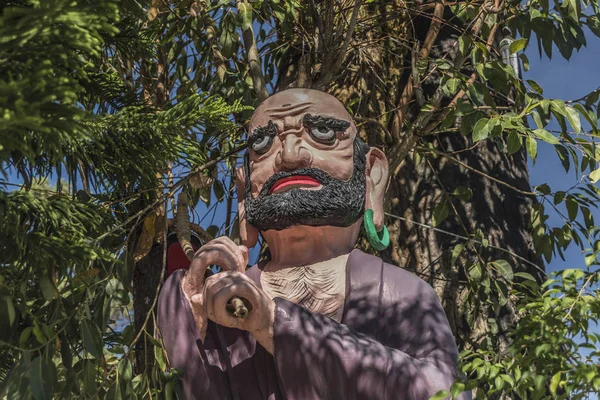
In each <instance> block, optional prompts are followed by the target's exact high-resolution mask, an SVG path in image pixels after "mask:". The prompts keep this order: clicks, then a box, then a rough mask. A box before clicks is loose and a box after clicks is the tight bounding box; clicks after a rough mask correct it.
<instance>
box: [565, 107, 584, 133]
mask: <svg viewBox="0 0 600 400" xmlns="http://www.w3.org/2000/svg"><path fill="white" fill-rule="evenodd" d="M566 110H567V115H566V117H567V119H568V120H569V123H570V124H571V126H572V127H573V129H574V130H575V133H577V134H579V133H581V119H580V118H579V113H578V112H577V110H576V109H574V108H573V107H566Z"/></svg>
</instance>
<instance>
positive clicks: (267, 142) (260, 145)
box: [251, 135, 273, 154]
mask: <svg viewBox="0 0 600 400" xmlns="http://www.w3.org/2000/svg"><path fill="white" fill-rule="evenodd" d="M272 143H273V137H271V136H269V135H261V136H257V137H256V139H255V140H254V141H253V142H252V145H251V147H252V151H254V152H255V153H256V154H265V153H266V152H267V151H269V149H270V148H271V144H272Z"/></svg>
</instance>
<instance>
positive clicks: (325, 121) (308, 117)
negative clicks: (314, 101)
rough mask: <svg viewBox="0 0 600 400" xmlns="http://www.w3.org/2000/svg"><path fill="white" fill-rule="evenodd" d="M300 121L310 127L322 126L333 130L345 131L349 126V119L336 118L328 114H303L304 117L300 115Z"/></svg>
mask: <svg viewBox="0 0 600 400" xmlns="http://www.w3.org/2000/svg"><path fill="white" fill-rule="evenodd" d="M302 122H303V123H304V124H305V125H308V126H310V127H315V128H319V127H322V126H323V127H327V128H331V129H333V130H335V131H345V130H346V129H348V127H350V122H349V121H346V120H343V119H337V118H334V117H330V116H328V115H313V114H305V115H304V117H302Z"/></svg>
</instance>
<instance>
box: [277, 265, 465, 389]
mask: <svg viewBox="0 0 600 400" xmlns="http://www.w3.org/2000/svg"><path fill="white" fill-rule="evenodd" d="M391 268H393V270H398V271H401V270H400V269H399V268H395V267H391V266H389V267H386V268H385V271H383V270H382V273H381V275H380V279H381V281H380V282H379V284H378V285H375V286H376V287H375V288H374V289H366V290H367V291H370V292H375V293H376V295H375V296H374V298H375V301H376V302H377V303H378V304H370V303H372V301H371V300H370V298H369V296H368V295H365V297H364V299H363V300H361V299H360V294H359V295H356V294H354V295H353V297H355V298H356V297H357V296H358V297H359V299H358V300H357V301H356V302H355V304H354V308H353V310H352V313H353V315H355V317H353V319H354V322H353V324H352V326H357V325H361V324H362V325H363V326H364V327H365V329H364V330H363V331H370V332H369V333H370V334H371V332H372V333H373V334H372V336H371V335H365V334H362V333H359V332H358V331H356V330H355V329H353V328H350V327H349V326H348V325H346V324H342V323H338V322H336V321H334V320H331V319H329V318H327V317H325V316H322V315H319V314H315V313H312V312H310V311H308V310H307V309H305V308H303V307H300V306H298V305H296V304H294V303H291V302H289V301H286V300H284V299H279V298H278V299H276V300H275V303H276V312H275V324H274V353H275V354H274V357H275V363H276V367H277V372H278V375H279V378H280V381H281V383H282V386H283V390H284V391H285V393H286V396H287V399H288V400H299V399H332V400H333V399H365V400H369V399H373V400H375V399H377V400H380V399H389V400H391V399H407V400H408V399H410V400H426V399H429V397H431V396H432V395H434V394H435V393H437V392H438V391H439V390H449V388H450V386H451V385H452V383H453V382H454V380H455V377H456V357H457V350H456V345H455V343H454V338H453V336H452V332H451V330H450V327H449V325H448V320H447V318H446V315H445V313H444V311H443V309H442V307H441V305H440V303H439V301H438V299H437V296H436V294H435V292H434V291H433V289H432V288H431V287H430V286H429V285H428V284H426V283H425V282H423V281H422V280H420V279H419V278H417V277H415V276H414V275H412V274H409V273H408V272H406V271H402V272H401V273H398V272H396V271H393V270H392V269H391ZM373 272H375V271H373ZM371 297H373V296H371ZM374 310H375V311H374ZM357 318H358V319H360V318H362V319H363V320H362V321H358V320H357ZM346 319H348V318H346ZM365 319H369V320H365ZM357 321H358V322H357ZM344 322H346V321H345V320H344ZM460 399H462V400H466V399H470V394H468V393H465V394H463V395H462V396H461V397H460Z"/></svg>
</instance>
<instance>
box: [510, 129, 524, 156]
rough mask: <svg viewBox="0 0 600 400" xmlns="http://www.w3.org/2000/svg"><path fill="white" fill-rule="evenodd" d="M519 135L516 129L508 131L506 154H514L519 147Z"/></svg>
mask: <svg viewBox="0 0 600 400" xmlns="http://www.w3.org/2000/svg"><path fill="white" fill-rule="evenodd" d="M521 144H522V143H521V136H519V134H518V133H517V132H516V131H510V132H509V133H508V138H507V143H506V150H507V151H508V155H509V156H511V155H513V154H515V153H516V152H517V151H519V149H520V148H521Z"/></svg>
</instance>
